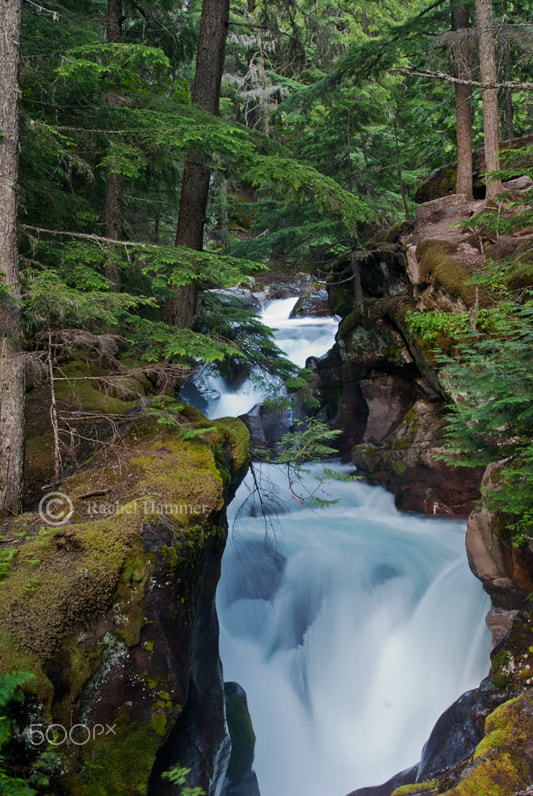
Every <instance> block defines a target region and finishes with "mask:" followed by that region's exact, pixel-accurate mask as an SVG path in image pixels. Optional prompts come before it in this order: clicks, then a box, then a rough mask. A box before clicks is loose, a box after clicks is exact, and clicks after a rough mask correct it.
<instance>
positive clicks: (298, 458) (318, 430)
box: [277, 417, 353, 509]
mask: <svg viewBox="0 0 533 796" xmlns="http://www.w3.org/2000/svg"><path fill="white" fill-rule="evenodd" d="M296 427H297V428H296V430H295V431H291V432H289V433H288V434H284V435H283V437H282V439H281V450H280V452H279V453H278V456H277V461H278V462H280V463H282V464H286V465H287V476H288V479H289V488H290V490H291V492H292V495H293V497H294V498H295V499H296V500H298V501H299V502H300V503H301V504H302V505H303V504H304V503H306V504H307V505H308V506H310V507H312V508H319V509H323V508H326V507H327V506H331V505H334V504H335V503H338V502H339V499H338V498H337V499H333V500H330V499H328V498H324V497H322V496H321V493H320V491H319V490H320V487H321V486H323V484H325V483H326V482H327V481H328V480H331V479H335V480H338V481H351V480H353V477H352V476H348V475H343V474H342V473H336V472H335V471H334V470H331V468H325V469H324V470H323V471H322V475H319V476H316V477H315V479H316V481H317V485H316V487H315V489H313V490H310V491H309V490H308V489H307V487H306V485H305V484H304V479H305V476H306V475H307V474H308V473H309V470H308V469H307V468H306V467H305V466H304V465H305V464H306V463H309V462H316V461H320V460H321V459H324V458H327V457H331V456H335V455H337V453H338V451H337V449H336V448H333V447H332V446H331V445H330V444H329V443H331V442H333V441H334V440H335V439H336V438H337V437H338V436H339V434H341V433H342V432H341V431H339V430H338V429H330V428H329V427H328V426H327V425H326V424H325V423H323V422H322V421H321V420H318V419H317V418H315V417H313V418H310V419H309V420H307V421H306V422H302V421H298V422H297V423H296Z"/></svg>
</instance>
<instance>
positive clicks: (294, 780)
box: [212, 300, 490, 796]
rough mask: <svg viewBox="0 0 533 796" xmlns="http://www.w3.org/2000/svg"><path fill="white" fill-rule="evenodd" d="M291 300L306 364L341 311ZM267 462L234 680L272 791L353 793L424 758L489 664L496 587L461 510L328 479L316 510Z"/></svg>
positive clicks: (224, 639) (288, 334)
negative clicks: (314, 311) (429, 509)
mask: <svg viewBox="0 0 533 796" xmlns="http://www.w3.org/2000/svg"><path fill="white" fill-rule="evenodd" d="M289 303H290V305H291V307H292V303H293V300H283V301H279V302H272V304H271V305H270V306H269V307H267V311H266V312H265V314H264V319H265V321H266V322H267V323H269V324H271V325H272V326H275V327H276V328H277V329H278V330H279V331H278V332H277V335H276V338H277V343H278V345H279V346H280V347H281V348H283V349H284V350H286V351H288V352H289V353H290V354H291V358H294V359H295V361H298V362H299V363H302V364H303V359H304V358H305V357H307V356H309V355H311V354H313V355H317V354H322V353H324V352H325V350H326V349H322V350H320V349H319V350H316V349H314V348H313V346H314V344H315V343H316V341H320V342H322V343H324V341H325V340H326V338H327V335H329V343H328V347H329V345H330V344H331V342H332V339H333V333H334V332H333V329H332V326H333V323H334V322H332V321H327V319H326V322H325V321H324V319H312V320H311V321H310V322H309V319H307V320H304V321H301V320H293V321H289V320H287V315H288V312H289V311H290V308H289ZM282 315H283V316H284V317H280V316H282ZM323 324H324V325H325V329H324V330H321V329H320V327H321V326H322V325H323ZM323 332H324V333H323ZM310 338H312V339H310ZM304 352H305V353H304ZM236 406H237V404H236V401H235V396H232V397H230V399H229V403H226V404H224V411H225V413H229V412H231V413H236V411H235V408H234V407H236ZM237 411H242V410H240V409H238V410H237ZM212 416H220V413H219V411H218V408H217V409H216V414H214V415H212ZM338 468H339V469H343V468H341V467H340V465H338ZM311 469H312V470H313V471H316V470H317V469H318V465H313V466H312V468H311ZM344 469H346V468H344ZM258 472H259V478H260V479H261V480H262V481H263V489H264V494H265V500H266V501H267V503H268V504H269V505H273V504H275V505H276V506H277V509H278V511H279V514H278V520H279V525H278V527H277V529H276V532H275V540H276V541H275V544H274V543H273V538H274V537H273V536H272V533H273V532H272V530H271V531H270V532H269V538H270V542H266V541H265V525H264V520H263V518H262V516H261V515H260V511H259V509H258V505H257V499H256V498H253V495H252V492H253V480H252V479H251V477H250V476H248V477H247V479H246V480H245V481H244V483H243V484H242V485H241V487H240V489H239V491H238V493H237V496H236V497H235V500H234V501H233V503H232V505H231V507H230V511H229V514H230V527H232V523H233V519H234V517H235V514H236V513H237V512H238V513H239V517H238V521H237V522H236V524H235V526H234V530H233V532H232V534H231V536H230V539H229V540H228V544H227V548H226V552H225V554H224V558H223V562H222V576H221V580H220V584H219V587H218V592H217V610H218V615H219V619H220V625H221V656H222V661H223V666H224V678H225V679H226V680H236V681H238V682H239V683H241V685H242V686H243V687H244V688H245V690H246V692H247V695H248V704H249V707H250V712H251V715H252V720H253V724H254V729H255V732H256V736H257V742H256V758H255V764H254V768H255V770H256V773H257V776H258V779H259V786H260V790H261V796H300V795H303V794H305V796H326V795H327V796H344V794H346V793H348V792H349V791H351V790H353V789H355V788H357V787H361V786H364V785H370V784H378V783H380V782H382V781H384V780H386V779H387V778H388V777H390V776H391V775H392V774H394V773H396V772H397V771H399V770H401V769H403V768H406V767H407V766H410V765H412V764H414V763H416V762H417V760H418V759H419V758H420V753H421V749H422V745H423V743H424V742H425V740H427V737H428V735H429V733H430V731H431V728H432V726H433V724H434V722H435V721H436V719H437V718H438V716H439V715H440V714H441V713H442V711H443V710H444V709H445V708H446V707H447V706H448V705H450V704H451V703H452V702H453V701H454V700H455V699H456V698H457V697H458V696H459V695H460V694H461V693H462V692H463V691H465V690H467V689H468V688H471V687H474V686H476V685H477V684H478V683H479V681H480V679H481V678H482V677H483V676H484V675H485V674H486V673H487V669H488V652H489V648H490V644H489V634H488V631H487V629H486V626H485V624H484V621H483V620H484V616H485V613H486V611H487V610H488V607H489V605H488V598H487V597H486V596H485V595H484V593H483V591H482V588H481V585H480V584H479V582H478V581H476V579H475V578H474V577H473V575H472V574H471V573H470V571H469V569H468V565H467V561H466V555H465V551H464V533H465V524H464V523H462V522H450V521H447V520H435V519H427V518H423V517H419V516H413V515H405V514H400V513H399V512H398V511H397V510H396V509H395V507H394V501H393V498H392V496H391V495H389V494H388V493H386V492H385V491H384V490H382V489H380V488H377V487H375V488H374V487H369V486H367V485H365V484H362V483H360V482H357V483H355V484H354V483H344V482H338V481H334V482H328V483H327V484H326V486H325V487H324V489H325V490H326V492H327V493H329V494H330V495H331V496H334V497H335V498H340V502H339V503H338V504H336V505H334V506H330V507H328V508H325V509H321V510H312V509H310V508H308V507H306V506H305V505H301V504H300V503H299V502H298V501H297V500H294V498H293V497H292V496H291V494H290V492H289V490H288V483H287V479H286V475H285V471H284V470H283V468H281V467H280V466H277V465H262V466H261V467H260V468H259V471H258ZM309 479H310V480H311V482H312V483H315V484H316V482H313V474H311V475H310V476H309ZM267 482H270V483H271V484H272V485H273V486H270V487H269V485H268V483H267ZM249 496H251V497H249ZM247 497H249V500H248V501H246V498H247ZM243 502H244V504H243Z"/></svg>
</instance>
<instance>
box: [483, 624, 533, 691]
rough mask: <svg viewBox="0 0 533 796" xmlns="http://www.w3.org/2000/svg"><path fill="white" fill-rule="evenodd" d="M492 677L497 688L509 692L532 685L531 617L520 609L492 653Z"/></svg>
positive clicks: (532, 641)
mask: <svg viewBox="0 0 533 796" xmlns="http://www.w3.org/2000/svg"><path fill="white" fill-rule="evenodd" d="M491 665H492V679H493V681H494V683H495V685H496V686H497V687H498V688H504V689H508V690H510V691H511V692H513V691H514V692H516V691H521V690H522V689H523V688H524V686H532V685H533V629H532V618H531V616H530V615H529V613H528V612H526V611H521V612H520V613H519V614H518V615H517V616H515V618H514V620H513V624H512V625H511V629H510V631H509V633H508V634H507V636H506V638H505V639H504V640H503V641H502V642H501V644H499V645H498V648H497V650H495V652H494V653H493V655H492V659H491Z"/></svg>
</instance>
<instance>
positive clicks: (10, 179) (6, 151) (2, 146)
mask: <svg viewBox="0 0 533 796" xmlns="http://www.w3.org/2000/svg"><path fill="white" fill-rule="evenodd" d="M20 15H21V3H20V0H7V2H4V3H2V5H1V6H0V30H1V31H2V36H1V37H0V74H1V75H2V81H1V82H0V227H1V229H2V234H1V235H0V514H4V513H14V514H16V513H17V512H18V511H19V509H20V506H21V494H22V477H23V450H24V359H23V356H22V350H21V345H22V335H21V325H20V300H21V288H20V276H19V262H18V246H17V192H18V157H19V84H18V66H19V41H20Z"/></svg>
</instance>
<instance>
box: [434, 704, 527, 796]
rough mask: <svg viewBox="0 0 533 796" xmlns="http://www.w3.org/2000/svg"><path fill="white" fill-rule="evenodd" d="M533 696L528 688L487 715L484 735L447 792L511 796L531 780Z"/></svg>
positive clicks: (467, 795) (452, 794) (454, 795)
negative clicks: (460, 776) (455, 782)
mask: <svg viewBox="0 0 533 796" xmlns="http://www.w3.org/2000/svg"><path fill="white" fill-rule="evenodd" d="M532 698H533V693H532V691H531V689H528V690H527V691H526V692H524V693H523V694H520V696H518V697H516V698H514V699H511V700H509V701H508V702H504V704H503V705H500V706H499V707H498V708H496V710H495V711H493V712H492V713H491V714H490V715H489V716H488V717H487V719H486V721H485V731H486V735H485V737H484V738H483V739H482V741H481V742H480V743H479V744H478V746H477V748H476V750H475V752H474V755H473V759H472V762H471V763H470V764H469V765H467V767H466V768H465V769H464V770H463V774H462V778H461V780H460V781H459V782H458V783H457V784H456V785H455V786H454V787H453V788H451V789H450V790H447V791H445V794H446V796H512V795H513V794H515V793H516V792H517V791H520V790H522V789H524V788H526V787H527V786H528V785H529V784H530V783H531V778H530V772H531V770H532V767H533V754H532V750H531V737H532V735H533V705H532Z"/></svg>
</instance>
